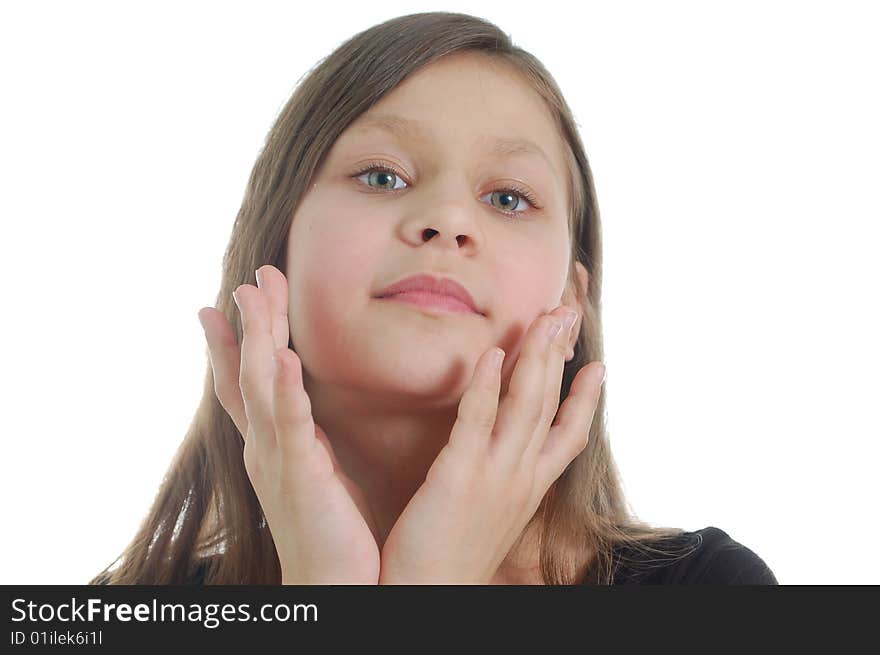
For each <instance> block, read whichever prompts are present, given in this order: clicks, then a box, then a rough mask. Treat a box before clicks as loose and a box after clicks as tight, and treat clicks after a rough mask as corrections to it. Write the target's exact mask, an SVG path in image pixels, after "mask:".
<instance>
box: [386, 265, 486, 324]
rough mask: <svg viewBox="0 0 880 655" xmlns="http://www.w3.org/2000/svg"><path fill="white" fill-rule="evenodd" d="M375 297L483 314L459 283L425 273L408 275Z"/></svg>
mask: <svg viewBox="0 0 880 655" xmlns="http://www.w3.org/2000/svg"><path fill="white" fill-rule="evenodd" d="M376 297H377V298H385V299H394V300H400V301H403V302H411V303H413V304H416V305H421V306H429V307H438V308H441V309H448V310H451V311H458V312H467V311H470V312H471V313H474V314H479V315H481V316H482V315H484V314H483V312H481V311H480V310H479V309H478V308H477V304H476V303H475V302H474V299H473V298H472V297H471V294H470V293H468V290H467V289H465V288H464V287H463V286H462V285H461V284H459V283H458V282H456V281H455V280H453V279H452V278H448V277H436V276H433V275H430V274H427V273H419V274H417V275H410V276H409V277H406V278H404V279H402V280H399V281H398V282H395V283H394V284H392V285H391V286H389V287H387V288H386V289H384V290H383V291H381V292H380V293H379V295H378V296H376Z"/></svg>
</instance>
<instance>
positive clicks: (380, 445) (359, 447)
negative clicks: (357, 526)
mask: <svg viewBox="0 0 880 655" xmlns="http://www.w3.org/2000/svg"><path fill="white" fill-rule="evenodd" d="M303 385H304V388H305V389H306V392H307V393H308V395H309V400H310V402H311V406H312V417H313V418H314V420H315V423H316V424H318V425H320V426H321V428H322V429H323V430H324V432H325V433H326V434H327V439H328V440H329V441H330V444H331V446H332V447H333V452H334V454H335V455H336V458H337V460H338V461H339V465H340V466H341V467H342V469H343V470H344V471H345V473H346V475H348V477H349V478H351V480H352V481H353V482H354V483H355V484H357V485H358V487H360V489H361V491H363V493H364V496H365V498H366V501H367V505H368V507H369V510H370V513H371V515H370V516H365V519H366V521H367V523H368V524H369V525H370V528H371V530H372V531H373V536H374V537H375V539H376V543H377V545H378V547H379V550H380V551H381V549H382V547H383V546H384V544H385V540H386V539H387V537H388V534H389V533H390V532H391V529H392V528H393V527H394V524H395V522H396V521H397V519H398V518H399V517H400V515H401V514H402V513H403V510H404V509H405V508H406V506H407V504H408V503H409V501H410V499H411V498H412V497H413V495H414V494H415V493H416V491H417V490H418V489H419V487H420V486H421V485H422V483H423V482H424V481H425V476H426V475H427V473H428V469H429V468H430V467H431V465H432V464H433V463H434V460H435V459H436V458H437V455H438V454H439V453H440V451H441V450H442V449H443V447H444V446H445V445H446V444H447V443H448V441H449V435H450V433H451V432H452V427H453V425H454V424H455V420H456V417H457V415H458V406H457V404H445V405H442V404H438V405H432V404H430V403H426V402H424V400H423V399H420V398H419V397H415V396H414V397H411V398H406V399H402V398H400V397H399V396H395V397H389V396H385V395H381V394H376V395H374V396H370V395H369V394H367V395H365V394H364V393H363V390H362V389H356V390H355V389H350V388H348V389H347V388H343V387H340V386H336V385H328V384H324V383H322V382H321V381H319V380H316V379H315V378H312V377H310V376H309V375H308V373H307V372H306V371H305V369H304V370H303ZM401 408H406V410H405V411H404V410H402V409H401ZM537 536H538V532H537V530H529V531H528V534H524V535H523V539H522V540H521V541H520V542H519V543H518V545H517V546H516V547H515V548H514V549H512V550H511V552H510V554H509V555H508V557H507V558H506V559H505V560H504V562H503V563H502V564H501V566H500V567H499V569H498V572H497V573H496V574H495V576H494V578H493V580H492V584H504V585H520V584H543V579H542V578H541V576H540V570H539V567H538V547H537V541H538V540H537Z"/></svg>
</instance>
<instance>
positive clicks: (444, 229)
mask: <svg viewBox="0 0 880 655" xmlns="http://www.w3.org/2000/svg"><path fill="white" fill-rule="evenodd" d="M434 188H435V189H436V191H435V192H434V193H425V197H424V199H423V202H425V203H428V205H427V206H428V207H430V209H429V210H428V211H425V210H424V207H425V205H424V204H422V206H421V211H419V210H418V209H415V210H414V212H415V213H414V218H413V221H412V222H411V223H410V228H411V229H413V230H414V233H413V236H414V237H416V240H417V241H418V242H420V243H427V242H429V241H434V242H435V244H436V245H437V246H441V247H444V248H450V249H461V248H468V249H474V248H476V247H477V246H478V245H479V240H480V237H479V221H478V218H477V217H478V212H479V211H480V210H481V207H480V205H479V203H480V200H479V199H478V198H476V196H475V194H469V193H468V191H467V189H466V188H465V185H464V184H462V183H461V182H460V181H459V182H458V184H454V183H453V182H451V181H449V180H446V181H445V182H444V181H441V180H439V179H438V180H437V184H436V185H435V187H434ZM453 188H456V189H457V190H456V191H451V190H450V189H453ZM469 196H473V197H469ZM416 235H417V236H416Z"/></svg>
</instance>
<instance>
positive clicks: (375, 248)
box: [287, 208, 382, 353]
mask: <svg viewBox="0 0 880 655" xmlns="http://www.w3.org/2000/svg"><path fill="white" fill-rule="evenodd" d="M340 211H342V208H336V209H335V210H334V209H333V208H328V209H325V210H324V211H322V212H321V213H320V215H318V214H315V215H314V216H313V215H310V214H298V216H297V219H296V220H297V221H300V222H299V224H298V225H297V223H296V221H295V222H294V224H293V225H292V227H291V234H290V239H289V241H288V242H289V243H290V244H291V249H290V251H289V252H288V262H287V263H288V268H287V270H288V285H289V286H288V298H289V309H288V315H289V320H290V329H291V334H292V337H293V341H294V344H295V345H296V346H297V348H298V349H302V350H303V352H304V353H305V352H308V351H313V350H314V348H316V347H318V346H321V347H325V346H326V347H328V348H338V347H340V345H341V341H342V339H343V334H344V332H345V329H346V320H347V319H348V318H349V317H352V316H355V315H357V314H358V312H359V311H360V309H361V308H362V307H363V306H364V305H366V304H367V303H368V302H369V299H370V290H371V288H372V286H373V285H374V284H376V282H375V280H374V277H375V274H374V271H376V270H377V266H378V263H377V261H376V257H377V253H381V252H382V249H381V247H380V245H379V244H377V243H374V241H375V240H377V239H378V238H379V235H378V234H377V232H378V231H369V230H366V229H364V228H363V223H364V221H360V222H358V221H354V220H346V219H345V218H340V215H339V213H338V212H340ZM301 219H302V220H301Z"/></svg>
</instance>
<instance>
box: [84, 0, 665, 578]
mask: <svg viewBox="0 0 880 655" xmlns="http://www.w3.org/2000/svg"><path fill="white" fill-rule="evenodd" d="M462 51H476V52H479V53H482V54H483V55H485V56H488V57H491V58H492V59H493V61H500V62H502V63H506V64H507V65H508V66H511V67H512V69H513V70H515V71H518V72H519V73H520V74H521V75H522V76H523V78H524V79H525V80H526V81H528V82H529V83H531V85H532V86H533V88H534V89H535V90H536V91H537V92H538V93H539V94H540V95H541V96H542V97H543V98H544V99H545V101H546V102H547V105H548V106H549V109H550V111H551V112H552V114H553V116H554V117H555V119H556V125H557V129H558V131H559V135H560V137H561V138H562V140H563V143H564V144H567V146H568V149H567V150H566V157H567V158H568V164H569V170H570V176H571V177H570V180H569V191H570V194H569V195H570V203H569V212H570V215H569V228H570V234H571V235H572V239H571V268H570V270H569V275H570V278H571V279H572V280H573V281H574V283H575V285H576V288H577V290H578V295H579V298H580V299H581V304H582V306H583V308H584V316H583V320H582V322H581V328H580V334H579V337H578V341H577V345H576V347H575V349H574V358H573V359H572V360H571V361H569V362H567V363H566V365H565V368H564V373H563V379H562V388H561V393H560V403H562V402H563V401H564V400H565V398H566V397H567V396H568V392H569V388H570V386H571V383H572V381H573V379H574V377H575V374H576V373H577V371H578V370H580V368H581V367H583V366H585V365H587V364H588V363H589V362H592V361H603V360H604V352H603V344H602V315H601V288H602V239H601V229H600V227H601V226H600V222H599V210H598V206H597V203H596V193H595V189H594V186H593V178H592V173H591V171H590V165H589V163H588V161H587V156H586V154H585V153H584V147H583V144H582V143H581V139H580V136H579V135H578V132H577V129H576V126H575V121H574V118H573V116H572V113H571V110H570V109H569V107H568V105H567V103H566V101H565V100H564V98H563V96H562V93H561V92H560V90H559V88H558V87H557V85H556V82H555V80H554V79H553V77H552V76H551V75H550V73H549V72H548V71H546V70H545V69H544V67H543V65H542V64H541V63H540V62H539V61H538V60H537V59H536V58H535V57H534V56H533V55H531V54H530V53H528V52H526V51H525V50H522V49H521V48H519V47H517V46H514V45H513V44H512V42H511V40H510V38H509V37H508V36H507V35H506V34H505V33H504V32H503V31H501V30H500V29H499V28H498V27H496V26H495V25H493V24H492V23H490V22H488V21H486V20H483V19H480V18H476V17H474V16H469V15H466V14H460V13H447V12H430V13H419V14H412V15H407V16H401V17H398V18H394V19H391V20H388V21H386V22H384V23H381V24H379V25H376V26H374V27H371V28H370V29H367V30H365V31H363V32H361V33H359V34H356V35H355V36H354V37H352V38H351V39H349V40H348V41H346V42H344V43H343V44H342V45H340V46H339V47H338V48H337V49H336V50H335V51H334V52H332V53H331V54H330V55H329V56H328V57H326V58H324V59H323V60H321V61H320V62H319V63H318V64H317V65H316V66H315V67H314V68H313V69H312V70H311V71H310V72H309V74H308V75H307V76H306V77H305V78H304V79H303V80H302V81H301V83H300V84H299V85H298V86H297V88H296V90H295V91H294V93H293V95H292V97H291V98H290V100H289V101H288V102H287V104H286V105H285V107H284V109H283V110H282V111H281V113H280V115H279V116H278V118H277V119H276V121H275V124H274V125H273V126H272V129H271V130H270V131H269V134H268V136H267V138H266V143H265V146H264V147H263V149H262V151H261V152H260V154H259V156H258V158H257V161H256V163H255V165H254V167H253V170H252V172H251V175H250V179H249V180H248V184H247V188H246V189H245V193H244V200H243V202H242V205H241V208H240V209H239V211H238V215H237V216H236V219H235V224H234V225H233V228H232V235H231V237H230V240H229V245H228V247H227V250H226V253H225V256H224V259H223V270H222V281H221V285H220V291H219V294H218V295H217V300H216V305H215V306H216V307H217V309H218V310H220V311H222V312H223V313H224V314H226V317H227V318H228V319H229V321H230V323H231V325H232V327H233V330H234V332H235V334H236V336H237V338H238V341H239V343H240V342H241V334H242V332H241V324H240V319H239V313H238V312H237V311H236V310H235V307H234V304H233V301H232V298H231V294H232V291H233V290H234V289H236V288H237V287H238V286H239V285H241V284H256V281H255V278H254V271H255V270H256V269H257V268H259V267H260V266H262V265H264V264H267V263H270V264H272V265H274V266H275V267H276V268H278V269H279V270H281V271H282V272H285V253H286V252H287V234H288V232H289V228H290V223H291V221H292V220H293V216H294V213H295V210H296V208H297V206H298V204H299V202H300V199H301V197H302V196H303V194H304V193H305V191H306V190H307V188H308V184H309V180H311V178H312V176H313V175H314V174H315V172H316V170H317V169H318V167H319V166H320V164H321V162H322V160H323V157H324V156H325V154H326V153H327V152H328V151H329V150H330V148H331V146H332V145H333V143H334V142H335V140H336V138H337V137H338V136H339V135H340V133H342V131H343V130H345V128H346V127H347V126H348V125H349V124H350V123H351V122H352V121H354V120H355V119H356V118H357V117H358V116H359V115H360V114H362V113H363V112H364V111H366V110H368V109H370V107H371V106H372V105H373V104H374V103H376V102H377V101H378V100H379V99H380V98H382V96H384V95H385V94H386V93H388V92H389V91H391V90H392V89H394V88H395V87H396V86H397V85H398V84H399V83H400V82H401V81H402V80H404V79H405V78H406V77H407V76H408V75H410V74H412V73H414V72H415V71H417V70H418V69H419V68H421V67H422V66H425V65H426V64H429V63H431V62H432V61H435V60H436V59H438V58H439V57H443V56H444V55H448V54H451V53H455V52H462ZM576 261H578V262H581V263H582V264H583V266H584V267H585V268H586V270H587V272H588V273H589V281H588V288H586V289H584V288H582V287H581V284H580V280H579V277H578V275H577V274H576V269H575V266H574V264H575V262H576ZM289 345H291V346H292V344H289ZM606 390H607V385H606V386H604V387H603V390H602V394H601V396H600V398H599V404H598V407H597V408H596V413H595V417H594V419H593V423H592V425H591V427H590V435H589V441H588V444H587V447H586V449H585V450H584V451H583V452H582V453H581V454H580V455H578V457H576V458H575V459H574V461H573V462H572V463H571V464H570V465H569V466H568V468H567V469H566V470H565V472H564V473H563V475H562V476H561V477H560V478H559V479H558V480H557V481H556V482H555V483H554V484H553V486H551V488H550V490H549V491H548V493H547V494H546V496H545V497H544V499H543V501H542V503H541V505H540V507H539V508H538V511H537V512H536V514H535V516H534V518H533V519H532V523H530V524H529V526H528V527H529V528H531V527H533V526H534V527H537V528H538V529H539V533H540V542H539V543H540V569H541V574H542V575H543V579H544V580H545V581H546V582H547V583H548V584H577V583H593V584H610V583H611V582H612V579H613V574H614V567H615V564H616V562H619V561H620V559H621V555H620V553H621V552H623V550H621V549H620V548H618V547H620V546H628V547H634V548H636V549H638V550H649V551H651V552H662V551H660V550H655V546H657V545H658V540H661V541H662V540H664V539H666V538H668V537H670V536H674V535H677V534H681V533H682V531H681V530H678V529H672V528H654V527H651V526H648V525H647V524H644V523H642V522H640V521H638V520H637V519H636V518H635V517H634V516H633V515H632V514H631V512H630V511H629V509H628V506H627V504H626V502H625V499H624V495H623V491H622V488H621V485H620V482H619V477H618V472H617V468H616V465H615V463H614V459H613V457H612V454H611V450H610V448H609V442H608V435H607V432H606V429H605V396H606ZM242 449H243V441H242V438H241V435H240V434H239V432H238V429H237V428H236V426H235V424H234V423H233V421H232V419H231V418H230V417H229V415H228V414H227V413H226V411H225V410H224V409H223V407H222V406H221V405H220V403H219V401H218V400H217V397H216V395H215V391H214V379H213V373H212V369H211V366H210V363H209V364H208V366H207V369H206V374H205V382H204V390H203V395H202V399H201V402H200V404H199V407H198V409H197V410H196V413H195V416H194V418H193V421H192V424H191V425H190V427H189V429H188V431H187V433H186V435H185V437H184V439H183V442H182V443H181V445H180V447H179V449H178V451H177V453H176V454H175V456H174V459H173V461H172V462H171V466H170V468H169V469H168V472H167V473H166V475H165V478H164V480H163V481H162V484H161V486H160V488H159V490H158V493H157V496H156V498H155V501H154V502H153V506H152V507H151V508H150V511H149V513H148V514H147V516H146V517H145V519H144V521H143V523H142V525H141V527H140V528H139V530H138V532H137V534H136V536H135V537H134V539H133V540H132V542H131V543H130V544H129V545H128V546H127V547H126V548H125V550H124V551H123V553H122V554H121V555H120V556H119V557H118V558H117V559H116V560H114V562H112V563H111V564H110V565H109V566H108V567H107V568H106V569H104V571H102V572H101V573H99V574H98V575H97V576H95V578H93V579H92V581H91V584H100V583H109V584H156V585H164V584H183V583H185V582H186V581H188V580H190V579H191V576H192V575H193V573H194V571H195V568H196V567H197V566H199V565H200V564H201V565H203V566H206V567H207V568H206V569H205V570H206V571H207V573H206V575H205V578H204V582H205V583H207V584H280V580H281V570H280V566H279V562H278V556H277V553H276V551H275V545H274V543H273V541H272V538H271V535H270V533H269V530H268V527H267V524H266V520H265V517H264V515H263V512H262V509H261V507H260V504H259V502H258V500H257V497H256V494H255V493H254V490H253V487H252V486H251V483H250V480H249V478H248V476H247V472H246V470H245V467H244V463H243V454H242ZM536 522H537V523H536ZM524 534H525V531H524ZM650 544H653V546H652V545H650ZM573 552H574V553H581V556H572V553H573ZM119 559H122V563H121V564H120V565H119V566H118V567H116V568H113V569H112V570H111V568H112V567H113V566H114V564H116V562H118V561H119Z"/></svg>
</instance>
